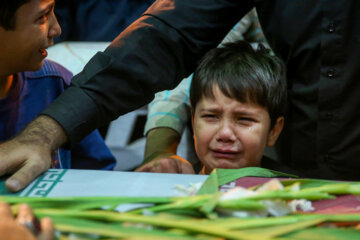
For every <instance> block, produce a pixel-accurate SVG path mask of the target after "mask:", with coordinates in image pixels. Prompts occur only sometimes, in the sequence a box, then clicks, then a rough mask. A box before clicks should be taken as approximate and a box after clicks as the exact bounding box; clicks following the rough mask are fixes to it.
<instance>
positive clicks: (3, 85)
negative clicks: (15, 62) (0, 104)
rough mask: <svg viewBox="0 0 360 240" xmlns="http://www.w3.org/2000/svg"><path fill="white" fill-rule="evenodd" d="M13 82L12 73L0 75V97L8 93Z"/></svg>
mask: <svg viewBox="0 0 360 240" xmlns="http://www.w3.org/2000/svg"><path fill="white" fill-rule="evenodd" d="M14 82H15V81H14V75H10V76H4V77H3V76H1V77H0V99H2V98H5V97H7V96H8V95H9V93H10V91H11V89H12V86H13V85H14Z"/></svg>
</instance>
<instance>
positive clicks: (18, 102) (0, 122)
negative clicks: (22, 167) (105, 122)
mask: <svg viewBox="0 0 360 240" xmlns="http://www.w3.org/2000/svg"><path fill="white" fill-rule="evenodd" d="M54 7H55V1H54V0H11V1H1V2H0V52H1V54H0V143H1V142H3V141H6V140H8V139H9V138H12V137H13V136H14V135H16V134H17V133H18V132H20V131H21V130H22V129H23V128H24V127H25V125H26V124H28V123H29V122H30V121H31V120H33V119H34V118H35V117H37V116H38V115H39V114H40V113H41V112H42V111H43V110H44V109H45V108H46V107H47V106H48V105H49V104H50V103H51V102H52V101H53V100H54V99H55V98H56V97H57V96H59V95H60V94H61V93H62V92H63V91H64V89H65V88H66V87H67V86H68V85H69V84H70V80H71V77H72V74H71V73H70V72H69V71H68V70H66V69H65V68H63V67H62V66H61V65H59V64H57V63H54V62H51V61H47V60H45V58H46V56H47V50H46V49H47V48H48V47H49V46H51V45H53V38H54V37H56V36H58V35H60V34H61V28H60V26H59V24H58V22H57V20H56V17H55V15H54ZM74 100H75V99H74ZM70 154H71V155H70ZM71 159H72V160H71ZM53 160H54V161H53V162H52V163H51V164H53V166H54V167H60V168H70V167H71V168H87V169H112V168H113V167H114V165H115V159H114V157H113V156H112V154H111V153H110V151H109V149H108V148H107V147H106V146H105V143H104V141H103V139H102V138H101V136H100V134H99V133H98V132H97V131H94V132H93V133H91V134H90V135H89V136H88V137H86V138H85V139H84V140H83V141H82V142H81V143H79V144H78V145H77V146H76V147H75V148H74V149H73V151H71V153H70V151H66V150H63V149H60V150H59V151H58V152H57V154H54V159H53ZM49 165H50V162H49ZM1 167H2V166H0V168H1ZM26 167H28V168H29V169H30V171H31V168H36V167H37V166H36V165H35V164H33V165H31V164H30V165H28V166H26ZM44 170H45V169H44Z"/></svg>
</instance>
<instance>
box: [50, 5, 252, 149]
mask: <svg viewBox="0 0 360 240" xmlns="http://www.w3.org/2000/svg"><path fill="white" fill-rule="evenodd" d="M252 6H253V3H252V1H240V0H221V1H220V0H159V1H156V2H155V3H154V4H153V5H152V6H151V7H150V8H149V9H148V10H147V11H146V12H145V13H144V15H143V16H142V17H141V18H139V19H138V20H137V21H135V22H134V23H133V24H132V25H130V26H129V27H128V28H127V29H126V30H124V31H123V32H122V33H121V34H120V35H119V36H118V37H117V38H116V39H115V40H114V41H113V42H112V43H111V44H110V46H109V47H108V48H107V49H106V50H105V51H104V52H99V53H97V54H96V55H95V56H94V57H93V58H92V59H91V60H90V61H89V62H88V63H87V64H86V66H85V68H84V70H83V71H82V72H81V73H79V74H78V75H76V76H75V77H74V78H73V80H72V85H71V86H70V87H69V88H68V89H67V90H66V91H65V92H64V93H63V94H62V95H61V96H60V97H59V98H58V99H56V100H55V101H54V102H53V103H52V104H51V105H50V106H49V107H48V108H47V109H46V110H45V111H44V112H43V114H44V115H48V116H50V117H52V118H53V119H55V120H56V121H57V122H58V123H59V124H60V125H61V126H62V127H63V128H64V130H65V132H66V134H67V136H68V140H69V143H70V144H71V145H74V144H75V143H76V142H78V141H79V140H81V139H82V138H83V137H85V136H86V135H88V134H89V133H90V132H91V131H93V130H94V129H95V128H97V127H99V126H101V125H104V124H106V123H108V122H110V121H111V120H114V119H116V118H117V117H118V116H119V115H122V114H125V113H127V112H130V111H132V110H135V109H137V108H139V107H141V106H143V105H144V104H146V103H148V102H150V101H151V100H152V98H153V96H154V93H156V92H158V91H161V90H164V89H171V88H174V87H175V86H176V85H177V83H179V82H180V80H181V79H182V78H183V77H185V76H187V75H189V74H190V73H191V72H192V71H193V70H194V67H195V65H196V62H197V61H198V60H199V58H200V57H201V56H202V55H203V54H204V53H205V52H206V51H208V50H209V49H210V48H213V47H215V46H217V44H218V43H219V42H220V41H221V40H222V38H223V37H224V36H225V35H226V33H227V32H228V31H229V30H230V29H231V27H232V26H234V25H235V24H236V22H237V21H238V20H239V19H240V18H241V17H242V16H243V15H245V14H246V13H247V12H248V11H249V10H250V9H251V8H252Z"/></svg>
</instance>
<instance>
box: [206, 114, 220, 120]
mask: <svg viewBox="0 0 360 240" xmlns="http://www.w3.org/2000/svg"><path fill="white" fill-rule="evenodd" d="M202 118H205V119H209V120H210V119H216V118H217V115H215V114H204V115H202Z"/></svg>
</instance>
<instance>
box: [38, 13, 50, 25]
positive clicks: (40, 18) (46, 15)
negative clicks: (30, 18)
mask: <svg viewBox="0 0 360 240" xmlns="http://www.w3.org/2000/svg"><path fill="white" fill-rule="evenodd" d="M47 18H48V14H44V15H42V16H41V17H39V18H38V19H37V20H36V21H37V22H39V23H44V22H45V21H46V20H47Z"/></svg>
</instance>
